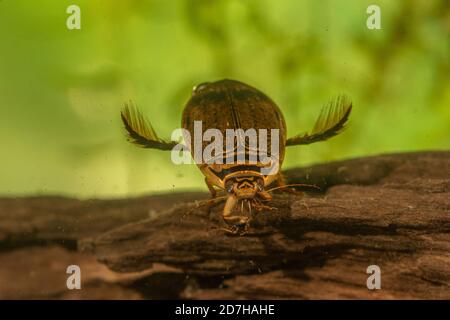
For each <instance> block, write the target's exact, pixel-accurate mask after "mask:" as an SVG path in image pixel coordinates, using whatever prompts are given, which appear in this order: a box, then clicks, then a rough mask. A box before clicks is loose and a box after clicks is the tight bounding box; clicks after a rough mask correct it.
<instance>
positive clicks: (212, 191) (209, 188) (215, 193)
mask: <svg viewBox="0 0 450 320" xmlns="http://www.w3.org/2000/svg"><path fill="white" fill-rule="evenodd" d="M205 183H206V185H207V186H208V190H209V192H210V193H211V198H215V197H216V195H217V191H216V189H214V187H213V185H212V184H211V183H210V182H209V180H208V178H205Z"/></svg>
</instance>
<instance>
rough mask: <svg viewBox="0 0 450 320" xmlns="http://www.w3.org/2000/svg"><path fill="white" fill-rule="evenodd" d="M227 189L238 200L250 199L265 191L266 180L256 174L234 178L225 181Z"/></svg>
mask: <svg viewBox="0 0 450 320" xmlns="http://www.w3.org/2000/svg"><path fill="white" fill-rule="evenodd" d="M225 189H226V190H227V192H228V193H230V194H234V195H235V196H236V197H237V198H238V199H250V198H254V197H255V195H256V194H257V193H258V192H261V191H263V190H264V180H263V179H262V177H260V176H259V175H256V174H255V175H253V174H248V175H241V176H234V177H230V178H228V179H227V180H226V181H225Z"/></svg>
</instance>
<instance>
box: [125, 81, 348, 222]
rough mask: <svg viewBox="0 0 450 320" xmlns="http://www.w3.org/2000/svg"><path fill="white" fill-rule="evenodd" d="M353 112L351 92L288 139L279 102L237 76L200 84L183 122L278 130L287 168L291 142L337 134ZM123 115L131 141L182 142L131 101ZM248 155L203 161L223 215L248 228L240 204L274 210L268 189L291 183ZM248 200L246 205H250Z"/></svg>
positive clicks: (190, 126) (190, 128)
mask: <svg viewBox="0 0 450 320" xmlns="http://www.w3.org/2000/svg"><path fill="white" fill-rule="evenodd" d="M351 110H352V103H351V102H350V101H349V100H348V99H347V98H346V97H345V96H338V97H337V98H336V99H334V100H332V101H330V102H329V103H328V104H327V105H326V106H325V107H324V108H323V109H322V111H321V113H320V115H319V117H318V118H317V120H316V123H315V125H314V128H313V130H312V131H311V132H310V133H304V134H298V135H295V136H293V137H291V138H287V132H286V122H285V119H284V116H283V113H282V112H281V110H280V109H279V107H278V106H277V105H276V104H275V102H273V101H272V100H271V99H270V98H269V97H268V96H266V95H265V94H264V93H262V92H261V91H259V90H258V89H256V88H254V87H251V86H249V85H247V84H245V83H242V82H239V81H236V80H229V79H224V80H220V81H216V82H206V83H202V84H199V85H197V86H196V87H194V89H193V90H192V94H191V98H190V99H189V101H188V102H187V104H186V106H185V108H184V111H183V115H182V119H181V126H182V128H183V129H184V130H186V131H187V132H189V133H191V134H194V123H195V122H196V121H201V123H202V124H203V127H202V128H203V129H202V130H203V132H205V131H206V130H207V129H210V128H214V129H218V130H219V131H220V132H222V133H224V135H226V131H227V130H228V129H242V130H244V131H246V130H248V129H252V128H253V129H256V130H259V129H267V130H272V129H276V130H277V132H278V134H279V137H278V138H279V140H278V144H279V146H278V148H279V150H278V154H277V159H278V165H279V167H281V164H282V163H283V160H284V154H285V148H286V146H295V145H305V144H311V143H314V142H318V141H324V140H326V139H328V138H331V137H333V136H335V135H337V134H338V133H340V132H341V131H342V129H343V128H344V126H345V124H346V122H347V120H348V118H349V115H350V112H351ZM121 118H122V121H123V123H124V126H125V129H126V131H127V135H128V138H129V141H130V142H132V143H134V144H136V145H138V146H140V147H143V148H152V149H159V150H172V149H173V148H174V147H175V146H176V145H178V144H179V143H178V142H175V141H165V140H163V139H160V138H159V137H158V135H157V134H156V132H155V130H154V129H153V127H152V125H151V123H150V122H148V121H147V120H146V119H145V118H144V117H143V115H142V114H141V113H140V112H139V110H138V109H137V108H135V107H134V106H132V105H125V108H124V109H123V110H122V112H121ZM191 144H192V143H191ZM244 144H245V142H244ZM266 146H267V147H268V148H270V143H269V142H268V144H267V145H266ZM203 147H204V145H203ZM187 149H188V150H190V151H191V153H192V154H193V147H192V145H188V146H187ZM250 152H251V150H250V149H249V148H248V146H247V145H246V144H245V153H246V154H248V153H250ZM216 156H218V157H219V158H227V157H230V156H231V157H233V159H234V158H235V157H236V156H237V149H231V150H229V149H227V150H226V151H224V152H223V154H219V155H216ZM193 157H194V155H193ZM244 159H245V161H244V163H242V162H239V163H235V162H230V163H229V162H228V161H227V162H225V161H222V163H215V162H214V163H212V162H206V163H205V162H201V163H197V165H198V167H199V169H200V170H201V172H202V173H203V175H204V176H205V182H206V185H207V187H208V189H209V191H210V193H211V196H212V201H213V202H212V203H214V204H215V203H218V202H220V201H221V200H226V202H225V206H224V209H223V213H222V217H223V219H224V221H225V222H226V223H228V224H229V225H230V226H232V227H235V226H242V225H244V226H247V223H248V221H249V218H248V216H244V215H242V214H236V213H235V208H236V207H239V203H240V204H241V206H240V207H241V212H242V210H249V211H250V212H251V209H252V208H256V209H257V210H260V209H262V208H270V207H268V206H266V205H265V204H264V203H268V202H270V200H271V199H272V196H271V195H270V194H269V192H268V191H270V190H271V189H268V188H270V187H271V186H272V185H277V188H276V189H279V188H286V187H289V185H286V183H285V180H284V178H283V175H282V173H281V172H280V171H278V172H276V174H262V173H261V168H263V167H265V166H266V164H263V163H261V162H260V161H257V162H256V163H250V162H249V161H247V160H248V157H245V156H244ZM224 162H225V163H224ZM217 189H219V190H223V191H225V193H226V195H225V196H222V197H218V196H217ZM273 189H275V188H273ZM244 203H246V205H245V206H244ZM243 208H248V209H243Z"/></svg>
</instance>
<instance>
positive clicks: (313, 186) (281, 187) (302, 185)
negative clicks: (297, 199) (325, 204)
mask: <svg viewBox="0 0 450 320" xmlns="http://www.w3.org/2000/svg"><path fill="white" fill-rule="evenodd" d="M289 187H312V188H314V189H317V190H319V191H322V189H321V188H320V187H319V186H316V185H313V184H305V183H293V184H285V185H284V186H279V187H275V188H272V189H269V190H266V191H267V192H272V191H274V190H279V189H284V188H289Z"/></svg>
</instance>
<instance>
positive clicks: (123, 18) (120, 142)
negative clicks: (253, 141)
mask: <svg viewBox="0 0 450 320" xmlns="http://www.w3.org/2000/svg"><path fill="white" fill-rule="evenodd" d="M71 4H76V5H78V6H80V8H81V30H68V29H67V27H66V19H67V18H68V16H69V15H68V14H67V13H66V9H67V7H68V6H69V5H71ZM371 4H377V5H379V6H380V8H381V26H382V29H381V30H369V29H368V28H367V27H366V19H367V17H368V14H367V13H366V9H367V7H368V6H369V5H371ZM449 34H450V9H449V5H448V1H446V0H442V1H438V0H434V1H430V0H422V1H418V0H415V1H414V0H411V1H401V0H385V1H372V0H371V1H365V0H353V1H338V0H327V1H315V0H310V1H300V0H289V1H288V0H280V1H267V0H266V1H262V0H253V1H252V0H222V1H213V0H195V1H194V0H191V1H188V0H184V1H175V0H174V1H162V0H158V1H141V0H134V1H131V0H127V1H123V0H121V1H118V0H116V1H113V0H79V1H75V0H73V1H64V0H37V1H31V0H1V1H0V143H1V149H2V151H1V157H0V195H2V196H23V195H47V194H51V195H55V194H56V195H67V196H75V197H81V198H91V197H97V198H98V197H125V196H136V195H142V194H147V193H152V192H162V191H182V190H187V189H197V190H205V191H206V187H205V186H204V182H203V177H202V176H201V174H200V172H199V171H198V169H197V168H196V166H194V165H182V166H176V165H174V164H172V162H171V160H170V153H168V152H162V151H155V150H144V149H139V148H136V147H135V146H133V145H131V144H129V143H127V142H126V139H125V138H124V132H123V128H122V125H121V122H120V117H119V112H120V109H121V107H122V106H123V103H124V102H126V101H128V100H133V101H134V102H135V103H136V104H137V105H138V106H139V107H140V108H141V109H142V111H143V112H144V113H145V114H146V116H147V117H148V118H149V119H150V120H151V122H152V123H153V125H154V127H155V129H156V130H157V132H158V133H159V135H160V136H162V137H165V138H168V137H170V134H171V132H172V130H173V129H175V128H178V127H179V126H180V121H181V112H182V110H183V107H184V104H185V103H186V101H187V99H188V98H189V96H190V91H191V89H192V87H193V86H194V85H195V84H198V83H200V82H204V81H214V80H218V79H221V78H232V79H237V80H240V81H243V82H246V83H248V84H250V85H253V86H255V87H257V88H259V89H260V90H262V91H263V92H265V93H266V94H267V95H269V96H270V97H271V98H272V99H273V100H275V101H276V102H277V104H278V105H279V106H280V108H281V109H282V111H283V113H284V115H285V117H286V122H287V125H288V134H290V135H294V134H297V133H300V132H304V131H308V130H310V129H311V128H312V126H313V124H314V121H315V118H316V116H317V115H318V114H319V111H320V108H321V107H322V106H323V105H324V104H325V103H326V102H327V101H328V100H329V99H330V98H331V97H333V96H336V95H337V94H339V93H346V94H347V95H348V96H350V97H351V99H352V100H353V103H354V112H353V114H352V115H351V121H350V125H349V127H348V129H347V130H346V131H345V132H344V133H343V134H342V135H340V136H338V137H336V138H334V139H332V140H330V141H328V142H323V143H318V144H314V145H311V146H303V147H293V148H289V149H288V152H287V158H286V161H285V163H284V168H289V167H295V166H300V165H307V164H312V163H318V162H326V161H332V160H337V159H345V158H350V157H358V156H366V155H375V154H380V153H388V152H404V151H417V150H430V149H431V150H442V149H449V148H450V76H449V75H450V72H449V71H450V66H449Z"/></svg>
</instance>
